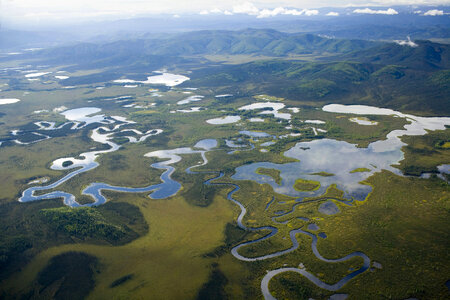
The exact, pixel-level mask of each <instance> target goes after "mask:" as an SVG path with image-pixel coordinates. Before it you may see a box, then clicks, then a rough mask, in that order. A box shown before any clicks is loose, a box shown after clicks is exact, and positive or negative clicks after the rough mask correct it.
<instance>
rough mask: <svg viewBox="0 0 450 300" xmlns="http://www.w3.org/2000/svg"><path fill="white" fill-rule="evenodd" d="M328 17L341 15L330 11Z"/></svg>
mask: <svg viewBox="0 0 450 300" xmlns="http://www.w3.org/2000/svg"><path fill="white" fill-rule="evenodd" d="M327 16H331V17H337V16H339V13H338V12H335V11H330V12H329V13H327Z"/></svg>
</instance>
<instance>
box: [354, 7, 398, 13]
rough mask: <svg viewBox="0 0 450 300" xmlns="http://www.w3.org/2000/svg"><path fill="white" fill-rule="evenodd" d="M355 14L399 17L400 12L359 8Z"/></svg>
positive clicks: (391, 9)
mask: <svg viewBox="0 0 450 300" xmlns="http://www.w3.org/2000/svg"><path fill="white" fill-rule="evenodd" d="M353 13H355V14H371V15H398V12H397V11H396V10H395V9H393V8H389V9H387V10H373V9H370V8H357V9H355V10H354V11H353Z"/></svg>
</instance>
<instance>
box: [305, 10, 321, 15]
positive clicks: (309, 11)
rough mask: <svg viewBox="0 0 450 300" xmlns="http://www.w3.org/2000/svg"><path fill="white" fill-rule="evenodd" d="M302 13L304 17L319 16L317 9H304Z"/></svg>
mask: <svg viewBox="0 0 450 300" xmlns="http://www.w3.org/2000/svg"><path fill="white" fill-rule="evenodd" d="M303 11H304V13H305V15H306V16H317V15H318V14H319V11H318V10H317V9H304V10H303Z"/></svg>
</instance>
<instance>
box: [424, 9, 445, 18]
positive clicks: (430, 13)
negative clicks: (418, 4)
mask: <svg viewBox="0 0 450 300" xmlns="http://www.w3.org/2000/svg"><path fill="white" fill-rule="evenodd" d="M423 15H424V16H443V15H444V11H443V10H437V9H431V10H429V11H427V12H426V13H424V14H423Z"/></svg>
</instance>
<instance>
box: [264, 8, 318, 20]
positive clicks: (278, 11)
mask: <svg viewBox="0 0 450 300" xmlns="http://www.w3.org/2000/svg"><path fill="white" fill-rule="evenodd" d="M318 14H319V11H318V10H316V9H311V10H310V9H302V10H297V9H287V8H284V7H277V8H274V9H263V10H261V11H260V12H259V14H258V18H268V17H274V16H278V15H291V16H301V15H305V16H316V15H318Z"/></svg>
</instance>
